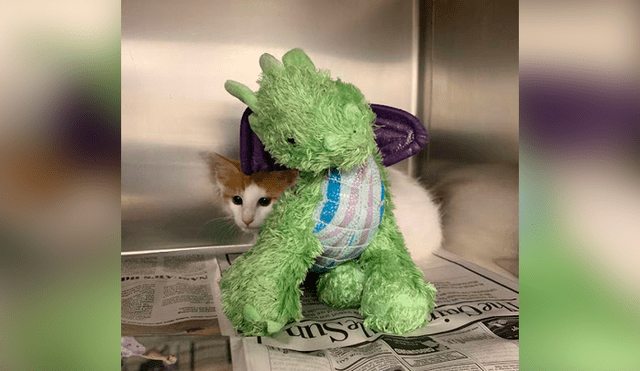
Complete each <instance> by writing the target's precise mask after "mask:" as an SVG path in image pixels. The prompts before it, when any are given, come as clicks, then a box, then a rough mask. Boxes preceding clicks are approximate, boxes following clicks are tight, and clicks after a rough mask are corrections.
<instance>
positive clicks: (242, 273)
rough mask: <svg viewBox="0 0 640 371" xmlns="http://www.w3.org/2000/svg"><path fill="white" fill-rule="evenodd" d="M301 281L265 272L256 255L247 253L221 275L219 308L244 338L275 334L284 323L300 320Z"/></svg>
mask: <svg viewBox="0 0 640 371" xmlns="http://www.w3.org/2000/svg"><path fill="white" fill-rule="evenodd" d="M276 260H282V259H279V258H276ZM253 267H258V268H253ZM302 274H304V270H303V271H302ZM301 281H302V278H300V279H298V278H296V277H295V276H294V275H292V274H291V273H290V272H286V271H283V270H280V271H278V270H276V269H266V264H265V263H262V264H261V263H260V261H259V256H257V254H251V251H250V252H248V253H246V255H243V256H241V257H239V258H238V259H237V260H236V261H235V262H234V263H233V265H231V267H229V269H227V270H226V271H225V272H224V274H223V275H222V279H221V280H220V289H221V294H222V295H221V301H222V309H223V311H224V313H225V314H226V315H227V317H228V318H229V321H231V323H232V324H233V326H234V327H235V328H236V329H238V330H239V331H241V332H242V334H243V335H244V336H267V335H270V334H274V333H277V332H279V331H280V330H281V329H282V327H284V325H286V324H287V323H288V322H290V321H298V320H300V319H302V311H301V306H300V293H301V292H300V289H299V288H298V287H299V285H300V282H301Z"/></svg>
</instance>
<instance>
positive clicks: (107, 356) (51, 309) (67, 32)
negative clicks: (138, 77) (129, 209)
mask: <svg viewBox="0 0 640 371" xmlns="http://www.w3.org/2000/svg"><path fill="white" fill-rule="evenodd" d="M0 55H1V56H2V58H1V61H0V313H2V315H1V316H0V344H2V346H0V359H2V365H0V369H2V370H45V369H47V370H72V369H77V370H98V369H113V367H109V365H110V364H111V365H112V366H116V367H117V362H118V353H117V347H116V344H117V342H118V335H119V317H120V315H119V314H120V310H119V300H118V297H119V292H120V290H119V285H118V272H119V266H120V263H119V262H120V256H119V251H120V203H119V194H120V4H119V2H113V1H103V0H98V1H87V2H85V1H69V2H64V3H60V2H49V1H24V2H23V1H4V2H2V3H1V4H0ZM109 344H112V345H111V346H110V345H109Z"/></svg>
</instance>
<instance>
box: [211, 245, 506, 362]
mask: <svg viewBox="0 0 640 371" xmlns="http://www.w3.org/2000/svg"><path fill="white" fill-rule="evenodd" d="M231 262H232V260H231V259H229V256H227V257H226V258H225V259H220V260H219V263H220V267H221V269H224V268H226V267H228V266H229V264H230V263H231ZM420 268H422V269H423V270H424V272H425V275H426V278H427V280H428V281H430V282H431V283H433V284H434V285H435V286H436V287H437V288H438V297H437V300H436V307H435V309H434V311H433V313H432V314H431V316H430V318H429V325H428V326H426V327H424V328H422V329H419V330H417V331H415V332H413V333H411V334H408V335H405V336H397V335H389V334H383V333H377V332H375V331H373V330H371V329H369V328H366V327H364V325H363V318H362V316H361V315H360V314H359V312H358V311H357V310H356V309H348V310H336V309H332V308H330V307H328V306H326V305H324V304H321V303H319V302H318V300H317V299H316V298H315V296H313V295H310V294H307V293H305V294H304V295H303V297H302V299H301V300H302V303H303V315H304V319H303V320H302V321H300V322H298V323H292V324H289V325H287V326H285V327H284V328H283V330H282V331H281V332H280V333H278V334H276V335H274V336H273V337H242V336H240V335H238V333H237V332H235V330H233V328H232V327H231V325H230V323H229V322H228V320H227V319H226V317H224V315H221V316H220V317H221V318H220V325H221V328H222V334H223V335H229V336H231V339H230V342H231V352H232V358H233V368H234V370H235V371H240V370H247V371H289V370H291V371H294V370H295V371H307V370H309V371H317V370H328V371H329V370H331V371H334V370H335V371H391V370H438V371H468V370H474V371H475V370H485V371H505V370H509V371H511V370H518V369H519V363H518V355H519V340H518V339H519V295H518V285H517V283H515V282H513V281H510V280H508V279H506V278H503V277H500V276H498V275H496V274H493V273H491V272H489V271H486V270H484V269H482V268H480V267H477V266H474V265H472V264H470V263H467V262H464V261H462V260H461V259H459V258H457V257H456V256H454V255H452V254H449V253H447V252H445V251H439V252H438V253H437V254H436V255H434V256H433V257H432V258H431V259H429V260H428V261H426V262H424V264H421V266H420ZM217 294H219V292H218V289H217V287H216V295H217Z"/></svg>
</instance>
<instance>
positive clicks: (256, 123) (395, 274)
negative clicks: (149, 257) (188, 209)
mask: <svg viewBox="0 0 640 371" xmlns="http://www.w3.org/2000/svg"><path fill="white" fill-rule="evenodd" d="M282 61H283V63H282V64H281V63H280V62H279V61H278V60H277V59H275V58H274V57H273V56H271V55H269V54H264V55H263V56H262V57H261V58H260V66H261V68H262V70H263V74H262V77H261V79H260V80H259V81H258V83H259V85H260V89H259V90H258V91H257V92H256V93H253V92H251V90H249V88H247V87H246V86H244V85H242V84H240V83H237V82H234V81H227V83H226V84H225V88H226V89H227V91H228V92H229V93H230V94H232V95H234V96H235V97H237V98H238V99H240V100H241V101H243V102H244V103H246V104H247V105H248V106H249V107H250V108H251V109H252V110H253V111H254V113H253V114H252V115H251V116H250V117H249V122H250V124H251V127H252V129H253V130H254V131H255V132H256V134H257V135H258V137H259V138H260V140H261V141H262V142H263V143H264V145H265V148H266V149H267V151H269V153H270V154H271V155H272V156H273V157H274V158H275V159H276V161H278V162H279V163H281V164H283V165H285V166H288V167H290V168H295V169H298V170H299V172H300V175H299V178H298V180H297V182H296V184H295V186H294V187H293V188H290V189H288V190H287V191H285V192H284V193H283V195H282V196H281V198H280V200H279V202H278V203H276V204H275V205H274V207H273V212H272V213H271V214H270V215H269V217H268V218H267V219H266V220H265V224H264V226H263V228H262V231H261V233H260V236H259V237H258V240H257V242H256V244H255V246H254V247H253V248H252V249H251V250H250V251H249V252H247V253H245V254H243V255H242V256H240V257H239V258H238V259H236V261H235V262H234V263H233V265H232V266H231V267H230V268H229V269H228V270H227V271H226V272H225V273H224V275H223V277H222V279H221V281H220V288H221V291H222V309H223V311H224V312H225V314H226V315H227V317H228V318H229V320H230V321H231V323H232V324H233V325H234V326H235V327H236V328H237V329H238V330H240V331H242V333H243V334H244V335H246V336H254V335H269V334H273V333H276V332H278V331H279V330H280V329H281V328H282V327H283V326H284V325H285V324H287V323H288V322H290V321H299V320H301V319H302V311H301V306H300V294H301V290H300V284H301V283H302V282H303V281H304V279H305V277H306V275H307V271H308V270H309V268H310V266H311V265H312V264H313V262H314V260H315V258H316V257H318V256H319V255H321V254H322V251H323V249H322V246H321V245H320V242H319V240H318V239H317V237H316V236H315V235H314V234H313V233H312V231H313V228H314V225H315V222H314V220H313V214H314V211H315V209H316V206H317V205H318V203H319V202H320V201H321V199H322V193H321V184H322V181H323V178H324V176H325V174H326V172H327V170H328V169H329V168H331V167H337V168H338V169H339V170H348V169H351V168H352V167H354V166H360V165H363V164H364V163H365V161H366V159H367V158H368V157H369V156H371V155H373V156H374V158H375V159H376V162H377V164H378V168H379V169H380V174H381V176H382V179H383V182H384V183H385V187H386V189H387V190H388V189H389V187H388V181H387V173H386V170H385V168H384V166H383V165H382V160H381V157H380V155H379V154H378V153H377V147H376V143H375V140H374V133H373V122H374V120H375V115H374V113H373V112H372V111H371V109H370V107H369V104H368V103H367V101H366V100H365V98H364V96H363V95H362V93H361V92H360V90H358V88H356V87H355V86H353V85H351V84H347V83H344V82H342V81H340V80H339V79H338V80H332V79H331V78H330V76H329V74H328V73H326V72H318V71H317V70H316V68H315V66H314V64H313V62H312V61H311V59H309V57H308V56H307V55H306V54H305V53H304V52H303V51H302V50H300V49H293V50H291V51H289V52H287V53H286V54H285V55H284V56H283V58H282ZM289 138H292V139H289ZM290 141H294V142H295V143H293V144H292V143H290ZM385 203H386V205H387V206H386V209H385V212H384V215H383V218H382V222H381V225H380V228H379V230H378V231H377V232H376V235H375V236H374V238H373V241H372V242H371V243H370V244H369V246H367V249H366V250H365V251H364V252H363V253H362V255H361V256H360V257H359V258H358V259H356V260H354V261H350V262H347V263H344V264H342V265H340V266H338V267H336V268H334V269H333V270H331V271H329V272H327V273H324V274H323V275H322V276H321V277H320V278H319V280H318V283H317V287H318V290H317V291H318V296H319V297H320V299H321V300H322V301H323V302H325V303H326V304H328V305H331V306H333V307H336V308H346V307H357V306H360V311H361V313H362V314H363V315H364V317H365V325H366V326H368V327H370V328H372V329H374V330H376V331H381V332H390V333H396V334H403V333H407V332H411V331H413V330H416V329H418V328H420V327H422V326H424V325H425V324H426V323H427V316H428V314H429V312H431V311H432V310H433V305H434V299H435V293H436V290H435V288H434V287H433V285H431V284H428V283H427V282H425V279H424V275H423V273H422V271H420V270H419V269H418V268H417V267H416V265H415V264H414V262H413V261H412V260H411V257H410V256H409V253H408V252H407V249H406V247H405V244H404V239H403V237H402V235H401V233H400V231H399V230H398V227H397V225H396V222H395V218H394V216H393V203H392V201H391V195H390V193H389V192H387V193H386V196H385Z"/></svg>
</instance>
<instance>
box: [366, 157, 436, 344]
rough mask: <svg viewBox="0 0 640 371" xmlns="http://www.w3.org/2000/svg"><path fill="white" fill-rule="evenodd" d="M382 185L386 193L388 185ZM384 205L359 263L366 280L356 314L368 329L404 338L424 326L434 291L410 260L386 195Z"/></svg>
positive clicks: (389, 200)
mask: <svg viewBox="0 0 640 371" xmlns="http://www.w3.org/2000/svg"><path fill="white" fill-rule="evenodd" d="M381 173H382V174H384V175H383V176H384V178H385V182H386V171H385V170H384V169H382V168H381ZM385 185H386V186H387V187H386V188H387V189H389V187H388V183H387V184H385ZM386 203H387V210H386V211H385V213H384V216H383V218H382V222H381V224H380V228H379V229H378V232H377V233H376V236H375V237H374V238H373V241H371V243H370V244H369V246H368V247H367V249H366V250H365V251H364V252H363V253H362V255H361V256H360V259H359V261H360V265H361V266H362V267H363V269H364V274H365V277H366V278H365V282H364V288H363V293H362V301H361V306H360V311H361V313H362V314H363V315H364V316H365V325H366V326H368V327H369V328H371V329H373V330H375V331H380V332H390V333H396V334H405V333H408V332H411V331H414V330H416V329H418V328H420V327H422V326H424V325H425V324H426V323H427V318H428V314H429V313H430V312H431V311H432V310H433V306H434V301H435V297H436V289H435V287H434V286H433V285H432V284H430V283H427V282H426V281H425V278H424V274H423V273H422V271H421V270H420V269H419V268H418V267H417V266H416V265H415V263H414V262H413V260H411V256H410V255H409V252H408V251H407V249H406V247H405V244H404V239H403V238H402V235H401V233H400V231H399V229H398V226H397V224H396V222H395V218H394V216H393V213H392V212H391V209H392V203H391V199H390V195H389V194H388V193H387V195H386Z"/></svg>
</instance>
